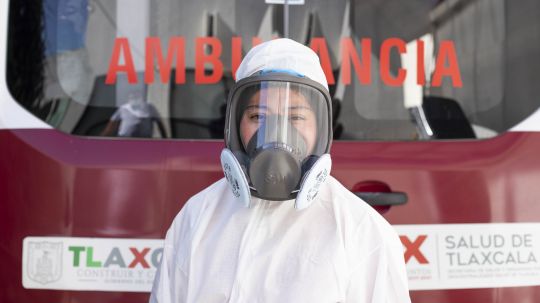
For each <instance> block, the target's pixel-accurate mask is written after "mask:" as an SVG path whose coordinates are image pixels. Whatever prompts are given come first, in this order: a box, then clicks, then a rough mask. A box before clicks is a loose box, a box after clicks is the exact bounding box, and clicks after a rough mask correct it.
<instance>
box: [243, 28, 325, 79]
mask: <svg viewBox="0 0 540 303" xmlns="http://www.w3.org/2000/svg"><path fill="white" fill-rule="evenodd" d="M262 70H278V71H279V70H290V71H294V72H296V73H299V74H301V75H303V76H305V77H308V78H309V79H311V80H313V81H316V82H318V83H319V84H321V85H322V86H324V87H325V88H326V90H328V82H327V81H326V76H325V75H324V72H323V70H322V67H321V63H320V61H319V57H318V56H317V54H316V53H315V52H314V51H313V50H312V49H310V48H309V47H307V46H305V45H302V44H300V43H298V42H296V41H293V40H291V39H286V38H282V39H275V40H272V41H268V42H265V43H262V44H259V45H257V46H255V47H254V48H252V49H251V50H250V51H249V53H248V54H247V55H246V57H245V58H244V60H243V61H242V63H240V66H239V67H238V70H237V71H236V81H240V80H242V79H244V78H247V77H249V76H252V75H254V74H255V73H257V72H259V71H262Z"/></svg>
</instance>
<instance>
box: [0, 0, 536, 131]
mask: <svg viewBox="0 0 540 303" xmlns="http://www.w3.org/2000/svg"><path fill="white" fill-rule="evenodd" d="M305 2H306V3H305V5H298V6H291V7H290V20H289V31H288V32H289V35H290V38H292V39H294V40H296V41H299V42H301V43H304V44H306V45H309V46H311V47H312V48H313V49H314V50H315V51H316V52H317V53H318V54H319V56H320V58H321V64H322V65H323V68H324V69H325V72H326V75H327V79H328V81H329V83H330V93H331V96H332V98H333V101H332V104H333V109H334V112H333V117H334V121H333V127H334V139H335V140H422V139H471V138H489V137H493V136H495V135H497V134H499V133H502V132H504V131H506V130H508V129H509V128H511V127H512V126H514V125H515V124H517V123H519V122H520V121H522V120H523V119H524V118H526V117H527V116H528V115H529V114H531V113H532V112H533V111H534V110H536V109H537V108H538V107H539V106H540V100H539V99H538V98H536V97H535V96H536V95H538V94H539V93H540V91H539V90H540V86H538V85H536V83H538V82H539V81H540V60H538V53H540V43H539V42H540V41H539V39H540V38H539V37H538V35H537V34H536V33H537V30H536V28H537V27H538V26H540V18H538V17H539V13H538V12H539V11H540V10H539V9H540V4H538V3H537V1H534V0H523V1H510V0H506V1H505V0H470V1H435V0H414V1H413V0H411V1H400V0H377V1H375V0H369V1H368V0H351V1H346V0H333V1H327V0H311V1H305ZM283 16H284V10H283V6H282V5H268V4H265V3H264V1H252V0H230V1H219V0H212V1H210V0H205V1H202V0H201V1H188V0H167V1H157V0H116V1H104V0H41V1H37V0H36V1H12V2H11V4H10V24H9V41H8V71H7V72H8V74H7V76H8V77H7V79H8V86H9V88H10V91H11V92H12V94H13V95H14V97H15V99H16V100H17V101H18V102H20V103H21V104H22V105H23V106H25V107H26V108H28V109H29V110H30V111H31V112H33V113H34V114H35V115H37V116H38V117H40V118H41V119H43V120H44V121H46V122H47V123H49V124H50V125H52V126H54V127H56V128H58V129H60V130H62V131H65V132H67V133H71V134H77V135H83V136H121V137H153V138H165V137H167V138H189V139H222V138H223V133H224V132H223V128H224V122H225V118H224V115H225V102H226V97H227V95H228V91H229V88H230V87H231V85H232V83H234V80H233V73H234V71H235V69H236V68H237V66H238V64H239V62H240V60H241V58H242V57H243V56H244V55H245V54H246V52H247V51H248V50H249V49H250V48H251V47H252V45H254V44H257V43H259V42H260V41H267V40H270V39H272V38H273V37H280V36H283V33H284V22H283Z"/></svg>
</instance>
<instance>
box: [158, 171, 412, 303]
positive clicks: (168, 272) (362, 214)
mask: <svg viewBox="0 0 540 303" xmlns="http://www.w3.org/2000/svg"><path fill="white" fill-rule="evenodd" d="M293 203H294V201H293V200H290V201H284V202H279V201H264V200H260V199H257V198H253V202H252V204H251V205H252V206H251V208H246V207H244V206H243V205H241V203H238V201H236V200H235V199H234V196H233V195H232V193H231V190H230V188H229V186H228V184H227V181H226V180H225V179H222V180H220V181H218V182H216V183H214V184H213V185H211V186H210V187H208V188H207V189H205V190H203V191H202V192H200V193H199V194H197V195H195V196H194V197H193V198H191V199H190V200H189V201H188V203H187V204H186V205H185V206H184V208H183V209H182V210H181V212H180V213H179V214H178V216H177V217H176V218H175V220H174V222H173V224H172V226H171V228H170V229H169V231H168V232H167V237H166V240H165V246H164V251H163V257H162V263H161V268H160V269H159V270H158V272H157V274H156V279H155V281H154V287H153V290H152V295H151V298H150V302H161V303H169V302H194V303H214V302H238V303H240V302H249V303H254V302H261V303H262V302H275V303H278V302H279V303H282V302H287V303H288V302H295V303H296V302H309V303H313V302H355V303H361V302H372V303H401V302H410V299H409V293H408V287H407V276H406V272H405V265H404V258H403V247H402V244H401V242H400V240H399V238H398V237H397V235H396V232H395V231H394V230H393V228H392V227H391V226H390V225H389V224H388V223H387V222H386V221H385V220H384V218H382V217H381V216H380V215H379V214H378V213H377V212H376V211H374V210H373V209H372V208H371V207H370V206H369V205H368V204H366V203H365V202H363V201H362V200H360V199H359V198H358V197H356V196H355V195H354V194H352V193H351V192H350V191H349V190H347V189H346V188H344V187H343V186H342V185H341V184H340V183H339V182H338V181H337V180H335V179H334V178H333V177H329V178H328V179H327V182H326V183H325V184H324V185H323V187H322V189H321V191H320V192H319V194H318V196H317V197H316V200H315V202H314V203H313V204H312V205H311V206H310V207H308V208H307V209H304V210H300V211H298V210H295V209H294V206H293Z"/></svg>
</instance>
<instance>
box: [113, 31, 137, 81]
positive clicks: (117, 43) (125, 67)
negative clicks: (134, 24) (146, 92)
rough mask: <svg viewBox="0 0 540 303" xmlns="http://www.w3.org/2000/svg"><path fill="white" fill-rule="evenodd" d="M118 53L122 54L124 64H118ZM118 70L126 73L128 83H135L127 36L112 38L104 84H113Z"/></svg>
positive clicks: (135, 74)
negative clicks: (109, 59) (111, 48)
mask: <svg viewBox="0 0 540 303" xmlns="http://www.w3.org/2000/svg"><path fill="white" fill-rule="evenodd" d="M120 53H123V54H124V61H125V63H124V64H120ZM119 72H124V73H127V77H128V82H129V83H131V84H133V83H137V73H136V72H135V65H134V64H133V57H132V56H131V49H130V48H129V42H128V39H127V38H116V39H115V40H114V47H113V53H112V56H111V61H110V63H109V70H108V71H107V78H105V84H115V83H116V74H117V73H119Z"/></svg>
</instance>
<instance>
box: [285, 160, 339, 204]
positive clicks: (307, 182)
mask: <svg viewBox="0 0 540 303" xmlns="http://www.w3.org/2000/svg"><path fill="white" fill-rule="evenodd" d="M331 169H332V158H330V155H329V154H324V155H322V156H321V157H320V158H319V159H318V160H317V161H316V162H315V163H314V164H313V166H312V167H311V169H310V170H309V171H308V172H307V173H306V175H305V176H304V178H303V180H302V184H301V186H300V191H299V192H298V195H297V196H296V200H295V202H294V208H296V209H297V210H302V209H305V208H307V207H308V206H310V205H311V203H313V201H314V200H315V197H316V196H317V194H318V193H319V190H320V188H321V185H323V184H324V182H325V181H326V178H327V177H328V175H329V174H330V170H331Z"/></svg>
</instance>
